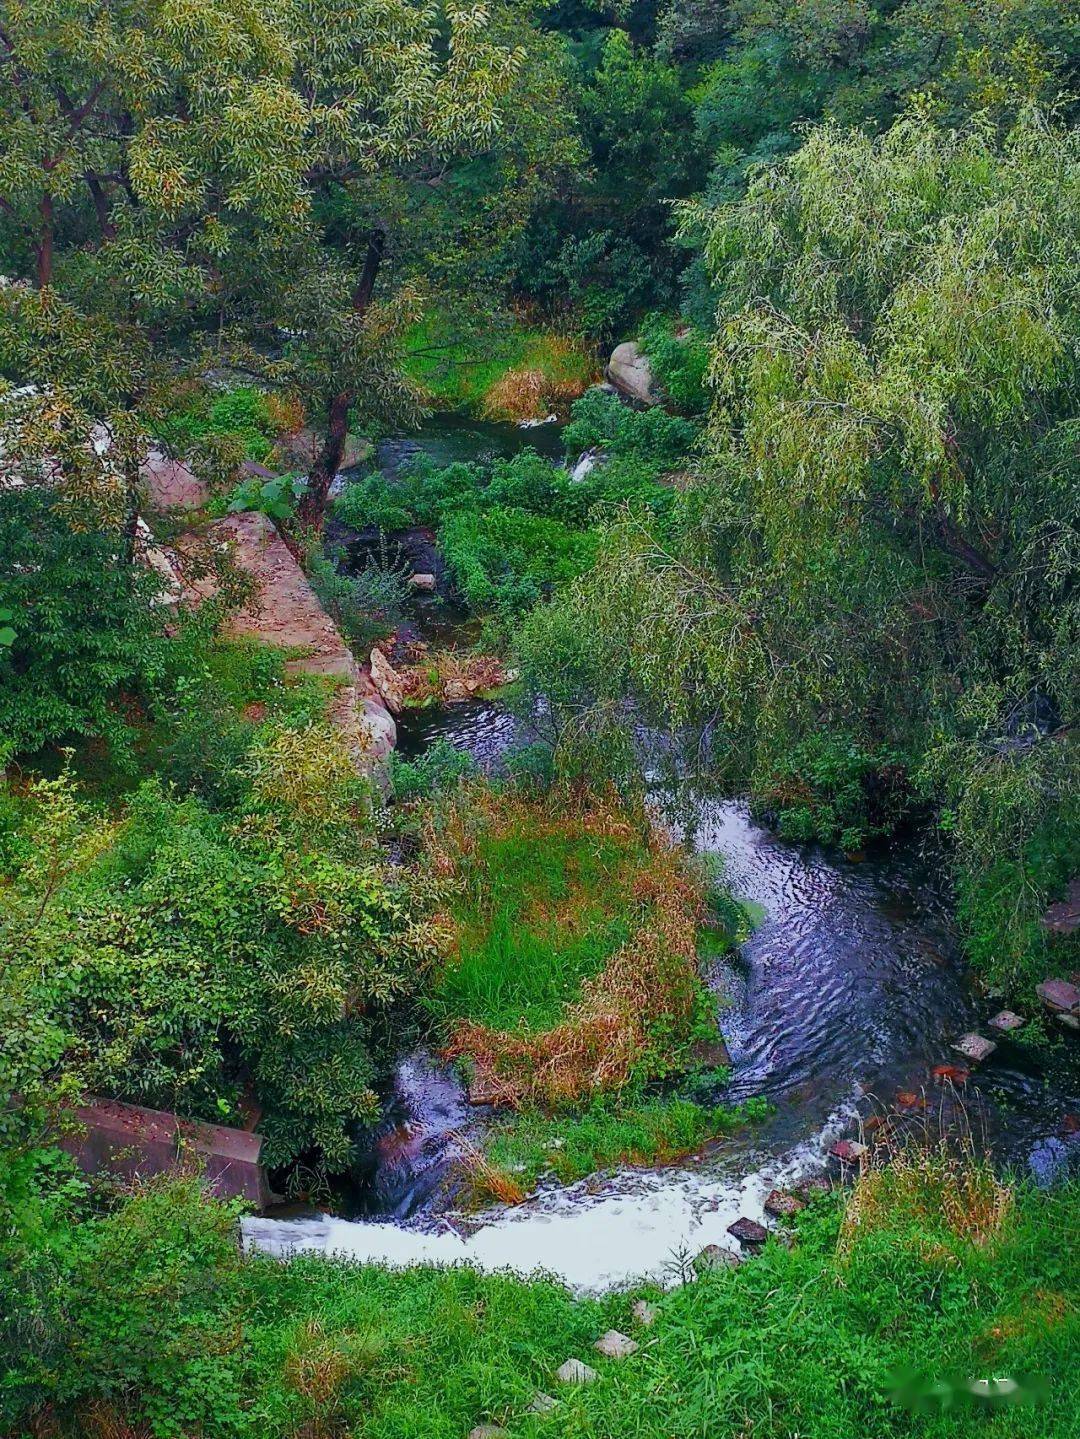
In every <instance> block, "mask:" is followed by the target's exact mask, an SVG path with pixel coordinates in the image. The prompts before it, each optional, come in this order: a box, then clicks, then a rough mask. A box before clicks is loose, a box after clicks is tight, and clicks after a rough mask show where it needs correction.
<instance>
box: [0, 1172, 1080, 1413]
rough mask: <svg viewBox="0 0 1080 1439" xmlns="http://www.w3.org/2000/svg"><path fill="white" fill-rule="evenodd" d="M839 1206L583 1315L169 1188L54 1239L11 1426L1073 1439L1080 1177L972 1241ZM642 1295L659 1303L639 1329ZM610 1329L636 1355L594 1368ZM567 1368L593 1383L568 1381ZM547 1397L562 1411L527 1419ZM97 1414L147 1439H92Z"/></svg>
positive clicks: (13, 1358) (11, 1375)
mask: <svg viewBox="0 0 1080 1439" xmlns="http://www.w3.org/2000/svg"><path fill="white" fill-rule="evenodd" d="M840 1203H841V1201H840V1200H839V1199H838V1198H837V1197H829V1196H826V1197H824V1198H822V1199H821V1200H819V1201H818V1202H816V1203H815V1204H814V1205H813V1206H812V1207H811V1209H810V1210H808V1211H807V1213H806V1214H804V1215H803V1216H801V1218H800V1221H799V1224H798V1230H797V1241H796V1244H795V1247H794V1248H793V1249H790V1250H788V1249H785V1248H784V1247H782V1246H781V1245H779V1244H776V1243H770V1244H769V1245H768V1246H767V1247H766V1249H765V1251H764V1253H763V1254H762V1255H761V1256H760V1257H758V1258H756V1259H753V1260H751V1261H749V1262H747V1263H745V1264H743V1265H742V1266H740V1267H739V1268H737V1269H735V1270H726V1269H723V1270H715V1271H711V1272H709V1273H707V1274H705V1275H703V1276H702V1277H701V1278H699V1279H698V1280H697V1281H696V1282H693V1283H689V1284H687V1285H686V1286H685V1287H682V1288H678V1289H675V1290H674V1291H673V1292H671V1293H668V1294H663V1295H661V1294H660V1293H659V1292H658V1291H657V1290H656V1289H655V1288H645V1289H631V1290H630V1291H628V1292H626V1293H615V1294H610V1295H608V1296H607V1297H605V1298H603V1299H600V1300H595V1299H588V1300H578V1301H575V1300H574V1299H573V1298H572V1297H571V1296H570V1295H569V1294H568V1293H567V1292H566V1291H565V1290H564V1289H563V1288H562V1287H561V1286H560V1285H558V1284H557V1283H554V1282H552V1281H551V1280H545V1279H537V1280H535V1281H534V1282H531V1283H529V1282H525V1281H522V1280H520V1279H517V1278H514V1277H512V1276H510V1275H508V1274H491V1275H486V1276H479V1275H477V1274H476V1273H474V1272H472V1271H470V1270H468V1269H464V1268H455V1269H450V1270H435V1269H431V1268H413V1269H408V1270H404V1271H395V1270H387V1269H384V1268H380V1267H376V1266H370V1265H358V1264H343V1263H338V1262H333V1261H329V1260H323V1259H316V1258H298V1259H294V1260H292V1261H291V1262H289V1263H281V1262H278V1261H275V1260H270V1259H265V1258H254V1259H251V1260H248V1261H244V1260H242V1259H240V1258H239V1256H238V1255H237V1253H236V1249H235V1242H234V1237H233V1221H232V1217H231V1213H230V1211H228V1210H226V1209H224V1208H223V1207H221V1206H210V1205H207V1204H204V1203H200V1202H199V1200H198V1198H197V1196H196V1195H195V1193H194V1191H193V1187H192V1186H190V1185H189V1186H186V1187H181V1188H179V1189H177V1188H173V1189H165V1190H162V1191H160V1192H158V1191H155V1192H152V1193H150V1194H148V1195H144V1196H142V1197H140V1198H138V1199H136V1200H135V1201H134V1202H132V1203H129V1204H128V1205H127V1206H126V1208H124V1209H123V1210H121V1211H120V1213H119V1214H117V1215H114V1216H112V1217H109V1218H106V1219H99V1220H94V1221H91V1222H89V1223H84V1224H83V1225H81V1226H79V1227H77V1228H75V1229H73V1230H65V1231H63V1232H62V1233H58V1234H57V1235H56V1237H55V1239H54V1240H53V1243H52V1252H53V1256H54V1257H53V1260H52V1262H51V1264H49V1265H42V1266H40V1268H39V1271H38V1277H37V1280H36V1283H35V1286H34V1287H33V1288H32V1289H30V1288H26V1289H23V1290H17V1291H16V1292H17V1293H18V1294H19V1295H20V1298H19V1299H18V1301H17V1304H18V1307H15V1305H13V1304H11V1303H9V1304H7V1305H4V1306H0V1310H2V1317H0V1341H2V1342H3V1347H4V1352H5V1354H6V1355H8V1356H9V1364H8V1376H7V1380H6V1383H5V1386H4V1388H3V1390H2V1391H0V1428H2V1427H4V1425H3V1421H4V1420H5V1419H7V1420H8V1422H9V1423H10V1424H11V1432H16V1433H27V1432H31V1425H30V1422H29V1413H30V1411H31V1408H32V1407H33V1406H35V1405H36V1406H38V1407H39V1408H40V1407H41V1406H44V1405H46V1404H51V1405H52V1406H53V1413H54V1416H55V1417H56V1419H57V1420H58V1421H59V1422H60V1424H61V1427H60V1429H59V1430H57V1431H52V1430H50V1431H49V1432H59V1433H62V1434H75V1433H79V1432H82V1433H88V1432H93V1433H106V1432H110V1433H116V1434H119V1433H133V1432H138V1433H139V1434H140V1435H141V1434H144V1433H145V1434H146V1435H148V1436H152V1439H180V1436H184V1435H194V1434H198V1435H200V1439H301V1436H304V1439H313V1436H316V1435H318V1436H320V1439H322V1436H330V1439H339V1436H340V1439H344V1436H347V1435H352V1436H357V1439H359V1436H361V1435H362V1436H363V1439H463V1436H464V1435H465V1434H467V1433H468V1431H469V1430H470V1429H471V1428H472V1427H473V1426H474V1425H478V1424H483V1423H496V1424H499V1425H501V1426H503V1427H504V1428H505V1429H506V1431H507V1433H508V1434H509V1435H510V1436H511V1439H627V1436H631V1435H632V1436H634V1439H748V1436H752V1439H794V1436H796V1435H797V1436H798V1439H976V1436H979V1439H991V1436H992V1439H1075V1436H1076V1435H1077V1434H1078V1433H1080V1411H1078V1409H1077V1406H1076V1387H1075V1386H1076V1374H1077V1364H1078V1360H1080V1269H1078V1266H1077V1262H1076V1254H1075V1236H1076V1234H1077V1232H1080V1186H1077V1185H1075V1184H1074V1185H1073V1186H1071V1187H1068V1188H1062V1189H1059V1190H1058V1191H1056V1192H1052V1193H1038V1192H1036V1191H1033V1190H1023V1191H1021V1192H1020V1193H1019V1195H1018V1198H1017V1203H1016V1206H1015V1208H1014V1209H1013V1210H1012V1211H1011V1212H1010V1213H1009V1214H1008V1215H1007V1216H1006V1219H1005V1222H1004V1225H1003V1227H1002V1229H1001V1231H1000V1233H999V1234H998V1235H997V1236H996V1238H995V1239H994V1241H993V1242H992V1243H990V1244H987V1245H985V1246H983V1247H980V1246H978V1245H974V1244H970V1243H966V1242H963V1241H960V1240H957V1239H956V1238H955V1237H951V1236H950V1235H949V1234H948V1232H947V1231H945V1230H944V1228H943V1225H942V1222H941V1220H940V1218H938V1217H935V1215H934V1214H932V1213H931V1214H924V1213H922V1212H921V1211H918V1210H912V1209H909V1208H905V1207H904V1206H903V1205H900V1204H898V1203H897V1202H893V1203H892V1204H891V1206H890V1207H889V1208H888V1209H887V1210H886V1211H885V1212H884V1213H883V1214H881V1215H879V1217H878V1219H877V1220H876V1222H875V1223H874V1224H872V1225H867V1226H865V1227H860V1228H859V1230H858V1231H857V1233H856V1239H855V1242H854V1245H853V1247H852V1248H851V1250H850V1252H849V1253H848V1254H847V1256H846V1257H844V1258H841V1257H839V1255H838V1252H837V1238H838V1233H839V1230H840V1223H841V1208H840ZM3 1272H4V1271H3V1269H2V1266H0V1273H3ZM8 1272H9V1273H10V1274H14V1271H8ZM8 1282H9V1281H7V1280H3V1281H0V1283H8ZM10 1282H12V1283H17V1279H13V1280H11V1281H10ZM11 1292H12V1291H11V1290H10V1289H9V1290H8V1295H9V1297H10V1296H11ZM638 1295H645V1296H646V1297H648V1298H649V1299H650V1300H651V1301H652V1302H654V1303H656V1304H657V1306H658V1316H657V1319H656V1322H655V1324H654V1325H653V1327H652V1328H651V1329H649V1330H645V1331H642V1330H641V1329H639V1328H637V1327H636V1325H635V1321H634V1319H633V1317H632V1314H631V1303H632V1301H633V1299H634V1298H635V1297H637V1296H638ZM30 1304H32V1305H33V1307H34V1311H33V1312H34V1315H35V1319H34V1322H33V1323H30V1322H28V1319H27V1313H26V1312H25V1311H26V1306H27V1305H30ZM5 1324H6V1325H7V1326H8V1328H7V1330H6V1332H5V1331H4V1329H3V1326H4V1325H5ZM609 1327H614V1328H617V1329H620V1330H622V1331H624V1332H626V1333H630V1334H634V1335H635V1336H636V1337H637V1338H638V1339H639V1340H642V1341H644V1342H642V1345H641V1348H640V1349H639V1351H638V1352H637V1353H636V1354H635V1355H633V1356H632V1357H631V1358H629V1359H626V1360H623V1361H620V1362H612V1361H608V1360H605V1359H602V1358H600V1357H599V1356H598V1355H596V1354H595V1353H594V1352H593V1350H592V1347H591V1346H592V1343H593V1341H594V1340H595V1339H596V1337H597V1336H598V1335H599V1334H600V1333H601V1332H603V1331H604V1330H605V1329H607V1328H609ZM16 1335H17V1336H18V1337H17V1339H16ZM571 1355H575V1356H577V1357H579V1358H581V1359H584V1360H585V1361H587V1362H589V1363H591V1364H592V1365H593V1366H594V1367H595V1368H596V1369H597V1370H598V1372H599V1378H598V1379H597V1381H596V1382H595V1383H593V1384H590V1385H587V1386H584V1387H581V1388H578V1389H566V1388H563V1387H561V1386H560V1385H559V1383H558V1381H557V1380H556V1379H555V1369H556V1368H557V1366H558V1365H560V1364H561V1363H562V1362H563V1360H565V1359H566V1358H567V1357H568V1356H571ZM903 1373H907V1374H912V1373H914V1374H917V1375H920V1376H923V1378H924V1380H945V1379H948V1378H950V1377H952V1376H955V1377H957V1378H961V1379H978V1378H987V1377H990V1376H1013V1377H1016V1376H1023V1375H1034V1376H1041V1378H1042V1379H1043V1381H1044V1385H1045V1399H1044V1400H1043V1402H1041V1403H1035V1404H1031V1405H1018V1406H1014V1407H1006V1406H1002V1407H998V1408H997V1409H995V1410H994V1411H993V1412H992V1413H982V1412H979V1410H978V1409H977V1408H976V1407H975V1405H974V1404H973V1402H972V1401H971V1400H970V1399H962V1398H961V1399H958V1400H957V1401H956V1402H955V1404H954V1407H952V1408H951V1409H950V1410H948V1411H947V1412H944V1413H943V1412H941V1407H940V1404H939V1403H934V1402H931V1403H930V1404H929V1406H928V1408H927V1409H925V1410H920V1409H916V1410H914V1411H913V1410H912V1409H911V1408H910V1407H905V1406H904V1405H903V1404H901V1403H898V1402H896V1401H895V1400H894V1398H893V1397H892V1396H893V1394H894V1392H895V1389H896V1383H897V1376H898V1375H901V1374H903ZM537 1390H543V1391H545V1392H548V1393H552V1394H557V1395H558V1398H559V1400H560V1403H559V1406H558V1408H557V1409H556V1410H554V1411H553V1412H551V1413H549V1414H546V1415H535V1414H531V1413H529V1412H528V1411H529V1405H530V1403H531V1401H532V1399H533V1396H534V1394H535V1393H536V1391H537ZM94 1402H96V1403H97V1404H98V1405H99V1406H101V1407H100V1408H99V1415H100V1414H101V1413H102V1412H105V1411H107V1410H108V1409H109V1408H111V1409H112V1411H113V1412H114V1413H117V1412H118V1413H119V1414H120V1415H121V1416H122V1417H123V1418H125V1419H126V1420H128V1421H129V1422H130V1423H131V1425H132V1428H131V1429H130V1430H123V1429H121V1428H120V1426H119V1425H118V1426H117V1427H116V1428H115V1429H112V1430H106V1429H105V1428H104V1426H100V1427H95V1428H94V1429H93V1430H92V1431H91V1430H89V1429H87V1428H82V1429H80V1428H79V1427H78V1424H79V1421H78V1418H77V1416H78V1415H79V1414H80V1413H82V1414H85V1412H86V1410H87V1408H88V1406H89V1405H90V1404H91V1403H94ZM137 1424H144V1425H145V1426H146V1427H145V1428H139V1429H138V1430H137V1431H136V1430H135V1425H137ZM35 1432H36V1431H35Z"/></svg>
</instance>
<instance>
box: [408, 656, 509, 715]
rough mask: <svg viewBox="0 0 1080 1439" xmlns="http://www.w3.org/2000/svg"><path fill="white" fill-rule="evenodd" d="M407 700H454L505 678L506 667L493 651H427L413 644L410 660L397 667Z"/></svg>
mask: <svg viewBox="0 0 1080 1439" xmlns="http://www.w3.org/2000/svg"><path fill="white" fill-rule="evenodd" d="M398 676H399V678H400V680H401V693H402V697H403V698H404V700H405V702H406V704H410V705H422V704H456V703H460V702H461V701H462V700H466V699H468V698H469V697H470V696H472V695H474V694H485V693H486V692H488V691H489V690H494V689H498V688H499V687H500V686H501V685H504V684H506V682H507V672H506V667H505V666H504V664H503V662H502V661H501V660H500V659H498V658H497V657H496V656H495V655H482V654H480V655H478V654H473V653H470V652H468V651H461V650H435V651H432V652H430V653H429V652H428V651H427V650H426V649H424V648H423V647H422V646H414V650H413V653H412V654H411V655H410V657H409V663H407V664H404V665H401V666H399V667H398Z"/></svg>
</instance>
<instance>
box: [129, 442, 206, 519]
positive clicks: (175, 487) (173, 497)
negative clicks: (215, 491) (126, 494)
mask: <svg viewBox="0 0 1080 1439" xmlns="http://www.w3.org/2000/svg"><path fill="white" fill-rule="evenodd" d="M139 479H140V481H141V482H142V487H143V497H144V499H145V501H146V503H147V505H148V506H149V507H150V509H152V510H198V509H201V508H202V506H203V505H205V504H206V502H207V500H208V499H209V498H210V493H209V491H208V489H207V487H206V485H205V483H204V482H203V481H202V480H200V479H199V478H198V476H197V475H196V474H195V472H194V471H193V470H192V469H191V467H190V466H189V465H185V464H184V462H183V461H182V460H174V459H172V458H171V457H170V456H169V455H167V454H165V452H164V450H160V449H158V448H157V447H156V446H155V447H153V448H152V449H150V450H149V451H148V452H147V455H146V459H145V460H143V462H142V464H141V465H140V466H139Z"/></svg>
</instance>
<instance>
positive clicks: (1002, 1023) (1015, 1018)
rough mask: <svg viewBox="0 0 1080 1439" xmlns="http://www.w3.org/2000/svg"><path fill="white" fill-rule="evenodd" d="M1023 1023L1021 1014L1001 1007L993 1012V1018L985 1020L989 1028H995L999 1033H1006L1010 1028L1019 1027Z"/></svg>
mask: <svg viewBox="0 0 1080 1439" xmlns="http://www.w3.org/2000/svg"><path fill="white" fill-rule="evenodd" d="M1023 1023H1024V1018H1023V1015H1020V1014H1015V1013H1014V1012H1013V1011H1012V1010H1011V1009H1003V1010H1001V1011H1000V1013H998V1014H995V1015H994V1017H993V1019H990V1020H987V1025H988V1027H989V1028H990V1029H996V1030H998V1032H999V1033H1001V1034H1008V1033H1009V1031H1010V1030H1012V1029H1019V1028H1020V1027H1021V1026H1022V1025H1023Z"/></svg>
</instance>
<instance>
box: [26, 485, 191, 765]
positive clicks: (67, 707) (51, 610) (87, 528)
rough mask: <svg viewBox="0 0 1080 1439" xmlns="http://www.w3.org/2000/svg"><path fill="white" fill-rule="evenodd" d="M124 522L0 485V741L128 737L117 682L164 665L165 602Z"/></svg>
mask: <svg viewBox="0 0 1080 1439" xmlns="http://www.w3.org/2000/svg"><path fill="white" fill-rule="evenodd" d="M128 551H129V544H128V540H127V538H126V536H125V535H124V534H123V533H121V531H120V529H119V528H118V527H117V528H112V527H103V526H102V525H101V523H100V521H99V519H98V517H97V515H96V514H95V513H93V512H92V511H90V510H84V509H83V508H82V507H80V506H79V504H78V503H72V502H70V501H67V500H64V499H62V498H61V496H60V495H58V494H57V493H56V492H54V491H51V490H47V489H44V488H38V487H33V486H28V487H26V488H23V489H15V488H6V487H5V488H3V489H0V555H2V556H3V564H2V566H0V609H3V610H4V611H5V613H6V615H7V617H8V618H9V619H10V625H9V626H8V625H7V622H6V621H5V627H6V628H10V629H11V630H13V631H14V633H13V634H12V635H11V636H10V638H9V642H8V643H5V644H3V645H0V739H2V740H6V741H8V742H9V743H10V744H11V745H12V746H13V747H14V748H15V749H16V750H23V751H33V750H37V749H39V748H40V747H41V746H42V745H43V744H45V743H47V742H48V741H50V740H57V739H63V738H64V737H65V736H68V737H74V736H85V737H96V736H104V737H107V738H109V739H111V740H112V741H113V742H114V743H120V744H122V743H124V742H125V741H126V739H127V738H128V729H127V726H126V724H125V719H124V715H123V712H122V708H121V706H119V705H118V703H117V700H118V696H119V692H120V690H121V689H129V690H138V689H141V688H145V687H146V686H147V685H148V684H151V683H153V681H154V680H155V678H156V677H157V676H158V674H159V673H160V672H161V670H162V669H163V668H164V666H165V665H166V663H167V661H166V657H165V651H166V648H167V639H166V634H165V626H166V620H167V618H168V614H169V610H168V606H164V605H161V606H155V605H154V604H153V600H154V598H155V596H156V595H157V594H158V592H159V591H160V588H161V582H160V580H159V579H158V578H157V577H156V576H155V575H154V573H153V572H152V571H150V570H148V569H146V568H144V567H143V566H142V565H140V564H138V563H137V562H136V561H135V560H134V559H133V558H131V557H129V553H128Z"/></svg>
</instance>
